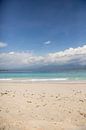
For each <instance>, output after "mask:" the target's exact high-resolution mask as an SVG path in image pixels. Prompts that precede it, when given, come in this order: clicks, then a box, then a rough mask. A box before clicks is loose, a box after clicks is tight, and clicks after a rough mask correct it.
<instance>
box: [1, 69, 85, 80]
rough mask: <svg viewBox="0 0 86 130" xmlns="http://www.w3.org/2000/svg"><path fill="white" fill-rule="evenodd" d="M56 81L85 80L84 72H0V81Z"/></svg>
mask: <svg viewBox="0 0 86 130" xmlns="http://www.w3.org/2000/svg"><path fill="white" fill-rule="evenodd" d="M10 78H12V79H18V78H21V79H24V78H27V79H45V80H46V79H49V80H50V79H57V80H86V70H79V71H64V72H57V73H29V72H0V79H10Z"/></svg>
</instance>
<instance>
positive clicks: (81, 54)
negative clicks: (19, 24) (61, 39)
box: [0, 45, 86, 68]
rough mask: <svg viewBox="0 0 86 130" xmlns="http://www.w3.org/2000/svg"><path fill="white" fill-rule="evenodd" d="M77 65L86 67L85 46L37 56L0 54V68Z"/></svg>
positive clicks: (23, 53)
mask: <svg viewBox="0 0 86 130" xmlns="http://www.w3.org/2000/svg"><path fill="white" fill-rule="evenodd" d="M69 63H74V64H79V65H86V45H84V46H82V47H77V48H69V49H66V50H64V51H60V52H55V53H49V54H47V55H46V56H37V55H34V54H33V53H30V52H8V53H0V67H1V68H3V67H4V68H6V67H7V68H18V67H32V66H33V67H35V66H40V65H46V64H47V65H49V64H57V65H58V64H63V65H64V64H69Z"/></svg>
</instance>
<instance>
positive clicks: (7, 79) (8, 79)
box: [0, 78, 13, 81]
mask: <svg viewBox="0 0 86 130" xmlns="http://www.w3.org/2000/svg"><path fill="white" fill-rule="evenodd" d="M4 80H6V81H10V80H13V79H11V78H4V79H2V78H1V79H0V81H4Z"/></svg>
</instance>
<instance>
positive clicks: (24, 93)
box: [0, 80, 86, 130]
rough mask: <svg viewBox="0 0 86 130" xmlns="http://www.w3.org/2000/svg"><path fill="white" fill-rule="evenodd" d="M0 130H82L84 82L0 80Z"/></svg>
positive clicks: (85, 122)
mask: <svg viewBox="0 0 86 130" xmlns="http://www.w3.org/2000/svg"><path fill="white" fill-rule="evenodd" d="M0 130H86V82H84V83H83V82H81V83H80V82H79V83H78V82H75V81H74V82H71V83H70V82H63V83H61V82H60V83H59V82H49V81H48V82H24V81H23V82H19V81H18V82H16V81H10V80H9V81H0Z"/></svg>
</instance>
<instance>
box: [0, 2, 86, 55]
mask: <svg viewBox="0 0 86 130" xmlns="http://www.w3.org/2000/svg"><path fill="white" fill-rule="evenodd" d="M0 42H1V44H2V43H3V44H5V45H4V46H3V47H0V52H1V53H9V52H17V53H18V52H21V53H22V51H24V52H31V53H34V54H35V55H38V56H44V55H48V54H49V53H56V52H59V51H64V50H66V49H68V48H78V47H82V46H83V45H85V44H86V1H85V0H0ZM1 46H2V45H1Z"/></svg>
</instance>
